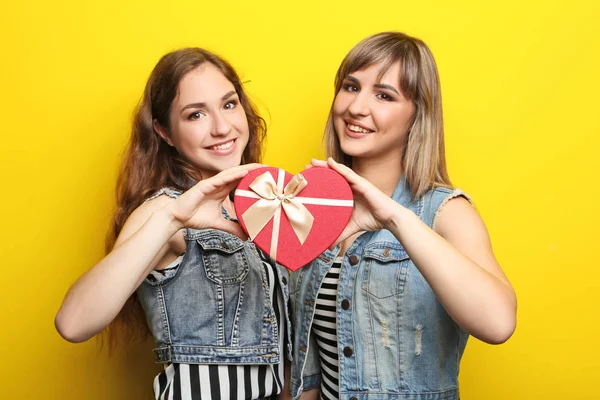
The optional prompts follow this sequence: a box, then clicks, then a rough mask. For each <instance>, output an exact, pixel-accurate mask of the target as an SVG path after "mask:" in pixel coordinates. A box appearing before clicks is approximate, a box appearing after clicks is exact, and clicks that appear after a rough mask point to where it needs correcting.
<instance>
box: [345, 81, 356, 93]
mask: <svg viewBox="0 0 600 400" xmlns="http://www.w3.org/2000/svg"><path fill="white" fill-rule="evenodd" d="M343 89H344V90H345V91H347V92H358V87H356V85H354V84H352V83H345V84H344V86H343Z"/></svg>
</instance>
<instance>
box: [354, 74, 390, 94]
mask: <svg viewBox="0 0 600 400" xmlns="http://www.w3.org/2000/svg"><path fill="white" fill-rule="evenodd" d="M346 79H347V80H349V81H350V82H353V83H360V82H359V80H358V79H356V78H355V77H353V76H352V75H348V76H347V77H346ZM373 86H374V87H375V88H377V89H387V90H391V91H392V92H394V93H396V94H397V95H398V96H400V93H398V90H396V88H395V87H393V86H391V85H386V84H385V83H376V84H375V85H373Z"/></svg>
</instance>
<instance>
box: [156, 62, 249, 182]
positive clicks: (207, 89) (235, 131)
mask: <svg viewBox="0 0 600 400" xmlns="http://www.w3.org/2000/svg"><path fill="white" fill-rule="evenodd" d="M170 114H171V116H170V127H169V130H168V132H167V131H165V130H164V128H160V127H159V129H160V132H159V133H160V134H161V136H163V138H165V140H167V142H168V143H169V144H171V145H172V146H175V148H176V149H177V151H178V152H179V154H181V155H182V156H183V157H184V158H185V159H186V160H187V161H188V162H190V163H192V164H193V165H194V166H196V167H197V168H198V170H199V172H201V174H202V176H203V177H204V178H207V177H210V176H213V175H215V174H217V173H218V172H220V171H222V170H224V169H227V168H231V167H235V166H237V165H240V162H241V159H242V154H243V152H244V149H245V148H246V145H247V144H248V138H249V128H248V120H247V118H246V112H245V111H244V108H243V107H242V105H241V104H240V100H239V98H238V95H237V93H236V91H235V88H234V86H233V84H232V83H231V82H230V81H229V80H227V78H225V76H224V75H223V73H222V72H221V71H220V70H219V69H218V68H217V67H215V66H214V65H213V64H211V63H208V62H207V63H204V64H202V65H200V66H199V67H197V68H195V69H194V70H192V71H190V72H189V73H187V74H186V75H184V77H183V78H182V79H181V81H180V82H179V87H178V94H177V96H176V97H175V99H174V100H173V103H172V104H171V113H170ZM155 126H156V125H155Z"/></svg>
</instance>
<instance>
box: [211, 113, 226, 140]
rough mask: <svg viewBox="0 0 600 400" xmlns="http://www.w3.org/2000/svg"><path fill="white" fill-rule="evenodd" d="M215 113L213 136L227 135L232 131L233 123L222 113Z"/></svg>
mask: <svg viewBox="0 0 600 400" xmlns="http://www.w3.org/2000/svg"><path fill="white" fill-rule="evenodd" d="M213 115H214V116H213V121H212V129H211V132H210V134H211V135H212V136H227V135H228V134H229V133H230V132H231V123H230V122H229V121H228V120H227V118H226V117H225V116H224V115H223V114H221V113H215V114H213Z"/></svg>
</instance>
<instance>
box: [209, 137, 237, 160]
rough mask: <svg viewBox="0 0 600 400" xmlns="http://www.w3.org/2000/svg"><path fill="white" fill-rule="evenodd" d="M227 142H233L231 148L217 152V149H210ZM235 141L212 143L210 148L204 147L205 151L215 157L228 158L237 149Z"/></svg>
mask: <svg viewBox="0 0 600 400" xmlns="http://www.w3.org/2000/svg"><path fill="white" fill-rule="evenodd" d="M229 142H233V143H232V145H231V147H230V148H228V149H223V150H218V149H213V148H212V147H215V146H221V145H223V144H225V143H229ZM236 142H237V139H229V140H224V141H222V142H219V143H214V144H212V145H210V146H207V147H205V149H206V150H208V151H209V152H210V153H211V154H214V155H216V156H228V155H229V154H231V153H233V152H234V151H235V149H236V147H237V143H236Z"/></svg>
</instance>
